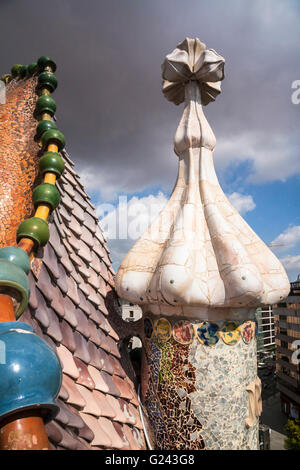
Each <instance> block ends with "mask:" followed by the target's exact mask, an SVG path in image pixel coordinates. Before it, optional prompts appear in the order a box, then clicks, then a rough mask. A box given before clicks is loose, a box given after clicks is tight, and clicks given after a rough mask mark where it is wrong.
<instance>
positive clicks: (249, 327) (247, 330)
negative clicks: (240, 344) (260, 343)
mask: <svg viewBox="0 0 300 470" xmlns="http://www.w3.org/2000/svg"><path fill="white" fill-rule="evenodd" d="M240 330H241V334H242V338H243V341H244V342H245V343H246V344H249V343H250V341H251V340H252V338H253V336H254V334H255V328H254V323H253V322H251V321H246V322H245V323H243V325H242V326H241V328H240Z"/></svg>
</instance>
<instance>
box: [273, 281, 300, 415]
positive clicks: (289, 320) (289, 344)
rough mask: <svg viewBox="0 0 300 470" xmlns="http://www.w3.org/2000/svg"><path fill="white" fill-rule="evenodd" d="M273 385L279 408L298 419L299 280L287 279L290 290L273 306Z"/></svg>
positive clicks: (299, 382) (299, 374)
mask: <svg viewBox="0 0 300 470" xmlns="http://www.w3.org/2000/svg"><path fill="white" fill-rule="evenodd" d="M274 316H275V341H276V371H277V387H278V390H279V391H280V396H281V404H282V411H283V412H284V413H285V414H286V415H288V416H289V417H292V418H295V419H299V418H300V364H299V360H300V351H299V353H298V354H297V351H296V350H299V349H300V280H299V279H298V280H297V281H295V282H291V291H290V293H289V296H288V297H287V298H286V300H285V301H284V302H283V303H280V304H278V305H277V306H276V308H275V309H274Z"/></svg>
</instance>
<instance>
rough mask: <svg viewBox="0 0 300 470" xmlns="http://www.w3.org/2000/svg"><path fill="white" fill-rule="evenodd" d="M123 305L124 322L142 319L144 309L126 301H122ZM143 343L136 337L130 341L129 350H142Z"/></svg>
mask: <svg viewBox="0 0 300 470" xmlns="http://www.w3.org/2000/svg"><path fill="white" fill-rule="evenodd" d="M120 303H121V310H122V318H123V320H124V321H128V322H135V321H138V320H139V319H140V318H142V314H143V312H142V309H141V308H140V307H139V306H138V305H134V304H132V303H131V302H126V300H123V299H120ZM141 347H142V342H141V340H140V339H139V338H138V337H136V336H134V337H132V338H131V339H130V341H129V348H130V349H135V348H141Z"/></svg>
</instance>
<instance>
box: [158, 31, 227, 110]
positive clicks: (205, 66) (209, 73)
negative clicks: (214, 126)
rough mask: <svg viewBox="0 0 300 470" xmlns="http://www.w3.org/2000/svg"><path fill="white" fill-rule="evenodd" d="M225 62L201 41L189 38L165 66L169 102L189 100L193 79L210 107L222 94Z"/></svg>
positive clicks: (202, 97)
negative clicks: (189, 89) (187, 97)
mask: <svg viewBox="0 0 300 470" xmlns="http://www.w3.org/2000/svg"><path fill="white" fill-rule="evenodd" d="M224 64H225V60H224V59H223V57H221V56H220V55H219V54H218V53H217V52H216V51H214V50H213V49H206V45H205V44H204V43H203V42H201V41H200V40H199V39H198V38H196V39H190V38H186V39H185V40H184V41H183V42H182V43H180V44H178V46H177V47H176V49H175V50H174V51H173V52H171V54H168V55H167V56H166V59H165V61H164V63H163V64H162V76H163V93H164V95H165V97H166V98H167V100H169V101H172V103H175V104H180V103H182V102H183V101H184V100H185V85H186V84H187V83H188V82H189V81H191V80H193V81H196V82H197V85H198V87H199V90H200V94H201V103H202V104H203V105H207V104H208V103H210V101H214V100H215V99H216V96H217V95H218V94H219V93H221V80H223V78H224Z"/></svg>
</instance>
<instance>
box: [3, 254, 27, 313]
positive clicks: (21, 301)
mask: <svg viewBox="0 0 300 470" xmlns="http://www.w3.org/2000/svg"><path fill="white" fill-rule="evenodd" d="M0 287H1V288H2V293H3V292H4V293H5V290H3V288H4V289H5V288H10V289H12V290H13V291H15V294H16V295H15V298H16V300H17V303H18V305H17V307H16V311H15V315H16V317H17V318H18V317H19V316H20V315H21V313H23V312H24V310H25V308H26V307H27V304H28V298H29V294H30V289H29V280H28V277H27V274H26V273H25V272H24V270H23V269H22V268H20V266H18V265H17V264H15V263H14V262H12V261H7V260H6V259H3V258H1V257H0Z"/></svg>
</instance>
